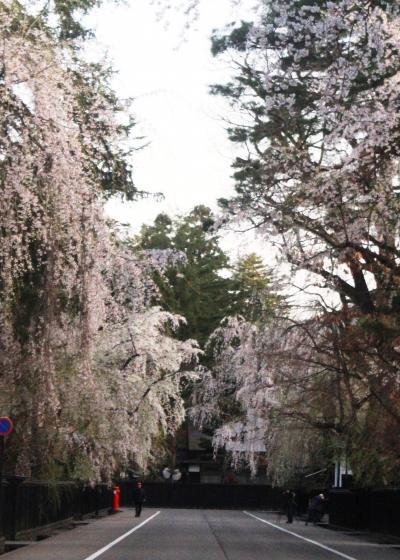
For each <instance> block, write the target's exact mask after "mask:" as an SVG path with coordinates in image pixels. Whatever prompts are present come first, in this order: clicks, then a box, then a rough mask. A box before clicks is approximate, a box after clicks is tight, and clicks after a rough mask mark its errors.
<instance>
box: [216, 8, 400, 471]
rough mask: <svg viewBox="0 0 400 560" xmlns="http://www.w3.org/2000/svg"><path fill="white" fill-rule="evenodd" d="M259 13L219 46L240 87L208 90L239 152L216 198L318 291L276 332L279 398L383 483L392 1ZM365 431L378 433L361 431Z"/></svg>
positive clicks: (390, 299)
mask: <svg viewBox="0 0 400 560" xmlns="http://www.w3.org/2000/svg"><path fill="white" fill-rule="evenodd" d="M260 6H262V7H263V13H262V16H261V18H260V19H259V20H258V21H257V22H256V23H254V24H250V23H242V24H241V25H240V26H238V27H236V28H234V29H232V28H231V29H230V30H228V31H227V32H226V31H225V32H223V33H220V34H216V35H215V36H214V39H213V52H214V54H216V55H218V56H222V55H223V54H224V53H228V54H229V57H230V58H232V57H233V58H234V59H235V61H236V68H237V74H236V76H235V77H234V79H233V80H232V81H231V82H230V83H228V84H225V85H218V86H215V87H214V88H213V92H214V93H216V94H221V95H223V96H225V97H227V98H228V99H229V100H230V101H231V103H232V105H233V106H234V107H236V108H237V114H238V115H240V119H238V120H239V124H235V125H232V126H231V127H230V129H229V135H230V138H231V140H232V141H233V142H235V143H239V144H244V145H245V148H246V155H244V157H238V158H237V159H236V161H235V163H234V169H235V178H236V181H237V187H236V196H235V197H234V198H233V199H232V200H230V201H221V203H222V205H223V206H224V207H225V209H226V212H227V214H228V215H230V216H231V217H233V219H238V220H248V221H249V222H250V223H251V224H252V226H253V227H255V228H258V230H259V232H260V233H262V234H263V235H264V236H265V238H267V239H268V240H273V242H274V243H275V244H276V245H277V246H279V247H280V250H281V252H282V255H283V256H284V258H286V259H287V261H288V262H289V263H290V264H291V266H292V270H293V271H294V272H295V271H298V270H306V271H308V272H310V273H311V275H312V276H311V278H312V281H313V283H314V286H315V287H317V288H318V291H319V295H318V298H319V300H320V303H322V305H320V306H314V316H312V317H311V319H310V318H309V316H308V318H307V320H304V321H301V320H299V319H298V318H297V320H296V321H295V324H296V328H294V327H293V326H292V327H290V324H289V323H288V324H287V325H286V326H283V327H282V329H283V330H282V331H281V333H282V334H281V338H282V344H283V348H282V347H281V349H280V350H279V351H277V356H278V357H280V358H279V359H283V360H286V362H285V361H283V362H280V365H279V367H278V362H279V360H278V361H276V360H275V359H273V360H272V359H271V366H270V368H267V371H268V375H271V374H272V378H273V380H274V386H275V388H276V392H277V394H279V395H280V397H281V398H282V397H284V398H283V400H281V401H280V400H279V399H278V401H277V402H280V403H281V405H282V407H283V410H284V406H285V403H286V406H287V412H288V414H287V417H288V416H289V414H291V415H292V418H295V417H297V420H298V421H303V422H304V425H308V426H312V425H313V426H314V427H316V428H318V427H319V428H320V429H323V430H325V429H326V430H327V433H329V434H330V435H331V436H332V438H333V439H334V440H335V441H336V442H337V443H338V447H342V448H343V447H345V448H347V450H348V452H349V453H350V454H352V455H353V457H356V455H357V457H356V459H355V460H354V463H353V466H355V467H356V469H357V470H358V474H359V477H360V479H363V477H364V481H365V480H366V477H365V472H366V471H367V470H368V469H367V468H366V460H367V458H371V457H375V458H376V465H375V467H376V469H375V472H376V479H375V481H380V482H382V481H384V480H385V479H386V480H388V478H387V477H386V478H385V476H386V475H384V474H383V473H384V472H385V471H386V473H389V472H391V473H392V474H391V475H390V476H392V475H393V469H395V468H396V464H397V459H396V457H397V453H398V452H397V449H396V448H395V447H393V445H392V446H390V445H389V446H387V447H386V448H385V449H384V450H383V448H382V445H381V443H382V441H387V442H388V441H389V440H390V438H388V437H387V435H388V433H390V430H391V429H392V428H391V426H392V425H393V423H394V424H396V425H399V420H400V416H399V403H400V395H399V392H398V390H397V389H396V388H395V387H396V383H397V381H396V380H397V377H398V367H399V353H398V340H399V335H400V330H399V322H398V297H399V292H398V285H399V270H400V269H399V264H400V263H399V252H398V243H399V238H398V228H399V196H398V156H399V134H398V131H399V115H400V112H399V108H400V107H399V96H398V88H397V81H398V77H399V75H400V39H399V35H398V33H397V31H396V29H397V26H398V25H399V21H400V9H399V5H398V3H397V2H386V3H382V2H377V1H375V0H368V1H367V2H364V1H358V0H354V1H353V2H351V3H349V2H347V1H346V0H334V1H332V2H328V3H325V2H314V1H313V2H307V1H306V2H302V1H299V0H284V1H283V2H278V1H277V2H275V1H272V2H264V1H262V2H260ZM321 289H322V290H324V289H325V290H326V292H325V294H324V293H323V292H321ZM334 296H336V297H334ZM309 313H310V310H308V314H309ZM278 330H279V328H278V327H277V331H278ZM285 333H286V336H285ZM294 333H296V337H295V338H297V341H296V342H295V339H294V338H293V336H294ZM289 334H290V336H289ZM270 336H271V334H265V335H263V336H262V337H261V339H260V348H262V347H263V343H262V340H264V341H265V342H267V341H268V338H269V337H270ZM288 337H289V338H288ZM245 339H246V337H245ZM246 340H247V339H246ZM277 342H279V341H277ZM245 347H246V344H243V345H242V344H241V345H240V348H239V351H240V352H242V351H243V349H244V348H245ZM248 347H249V346H248ZM277 347H279V345H278V346H277ZM249 348H250V347H249ZM270 355H271V356H274V353H273V352H272V350H271V354H270ZM285 364H286V365H285ZM284 365H285V368H284V369H283V366H284ZM282 372H286V373H285V375H284V377H283V378H282ZM265 375H267V374H265ZM275 382H276V385H275ZM255 387H256V385H254V387H253V389H254V390H255ZM285 387H286V388H287V390H285ZM289 387H292V388H294V387H297V389H298V390H297V391H294V392H291V391H290V390H289ZM246 394H249V395H250V394H251V391H249V392H248V393H246V391H244V392H243V391H242V392H240V393H238V395H246ZM316 395H319V397H316ZM324 399H329V400H327V401H325V400H324ZM251 402H252V401H251ZM251 402H250V401H248V402H247V403H246V406H247V407H249V406H250V405H251ZM264 402H265V401H264ZM321 402H327V406H326V407H323V408H321V407H320V404H321ZM307 403H308V410H307ZM328 403H329V406H328ZM303 405H304V406H303ZM273 409H274V406H273V400H270V401H269V404H268V406H267V407H264V408H263V407H262V406H260V411H261V419H264V420H265V419H266V418H269V416H268V415H269V411H272V410H273ZM281 410H282V408H281ZM378 410H379V411H380V412H379V413H378V412H377V411H378ZM281 418H282V417H281ZM372 418H373V419H374V420H373V421H372V420H371V419H372ZM378 418H379V420H378ZM372 425H374V432H376V433H377V434H386V435H383V436H382V437H377V438H370V437H368V433H369V431H370V430H371V427H372ZM353 428H354V429H353ZM360 446H361V447H362V451H361V452H360ZM357 450H358V453H357ZM388 457H390V458H389V459H387V458H388ZM385 461H386V463H387V464H386V466H384V463H385Z"/></svg>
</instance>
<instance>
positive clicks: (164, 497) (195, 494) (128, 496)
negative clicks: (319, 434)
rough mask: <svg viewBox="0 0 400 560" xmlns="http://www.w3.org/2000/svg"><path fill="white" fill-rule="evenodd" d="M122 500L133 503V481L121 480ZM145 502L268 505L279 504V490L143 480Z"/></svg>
mask: <svg viewBox="0 0 400 560" xmlns="http://www.w3.org/2000/svg"><path fill="white" fill-rule="evenodd" d="M120 487H121V504H122V505H123V506H132V505H133V492H134V483H133V482H130V481H129V482H122V483H121V484H120ZM144 487H145V490H146V504H147V505H149V506H154V507H169V508H212V509H245V508H248V509H268V510H279V509H280V508H281V507H282V490H280V489H279V488H272V487H271V486H266V485H253V484H248V485H244V484H235V485H233V484H232V485H229V484H188V483H182V482H178V483H176V484H174V483H168V482H165V483H162V482H161V483H160V482H146V483H145V485H144Z"/></svg>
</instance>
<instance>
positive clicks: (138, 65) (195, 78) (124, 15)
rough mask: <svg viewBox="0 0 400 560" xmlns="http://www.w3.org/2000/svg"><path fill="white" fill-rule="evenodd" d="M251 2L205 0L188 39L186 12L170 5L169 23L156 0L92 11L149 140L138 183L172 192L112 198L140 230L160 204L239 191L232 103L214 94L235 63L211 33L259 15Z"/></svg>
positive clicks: (139, 160)
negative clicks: (219, 52)
mask: <svg viewBox="0 0 400 560" xmlns="http://www.w3.org/2000/svg"><path fill="white" fill-rule="evenodd" d="M252 3H253V2H252V1H251V0H245V1H244V2H242V5H241V7H237V8H234V7H233V6H232V3H231V1H230V0H202V3H201V10H200V17H199V19H198V21H197V22H196V24H195V26H194V28H192V29H191V30H190V31H189V32H187V34H186V37H185V40H184V41H182V40H181V34H182V31H183V29H184V23H185V22H184V18H183V17H182V16H181V15H180V14H179V13H178V12H172V11H171V12H170V13H169V17H168V19H169V21H170V25H169V27H168V28H166V22H165V21H161V22H160V21H157V18H156V16H155V8H154V6H151V3H150V1H149V0H127V1H126V2H125V5H124V4H122V5H121V4H120V5H114V4H112V3H111V4H109V3H105V4H104V5H103V6H102V7H101V8H98V9H97V10H96V11H94V12H93V13H92V15H91V16H90V19H89V25H90V26H91V27H92V28H94V29H95V32H96V37H97V43H98V45H100V46H101V48H103V49H106V50H107V53H108V56H109V58H110V59H111V61H112V64H113V67H114V68H115V69H116V70H117V71H118V75H117V76H116V78H115V83H114V86H115V88H116V90H117V92H118V94H119V95H120V96H122V97H133V98H134V103H133V112H134V114H135V117H136V120H137V122H138V124H139V126H138V127H137V130H136V133H137V134H138V135H143V136H145V137H146V141H148V142H150V145H149V146H147V147H146V148H145V149H144V150H142V151H141V152H138V153H137V154H136V155H135V158H134V162H133V163H134V169H135V175H134V176H135V182H136V185H137V187H138V188H139V189H141V190H148V191H152V192H157V191H161V192H163V194H164V196H165V200H164V201H163V202H156V201H155V200H153V199H151V198H150V199H147V200H144V201H140V202H135V203H131V204H126V203H124V204H121V203H119V202H112V203H110V204H109V206H108V211H109V213H110V214H111V215H112V216H113V217H114V218H116V219H118V220H119V221H121V222H124V223H129V224H130V226H131V228H132V230H133V231H134V232H136V231H138V229H139V227H140V225H141V224H142V223H143V222H146V223H151V222H152V221H153V219H154V218H155V216H156V215H157V214H158V213H159V212H161V211H166V212H168V213H170V214H175V213H184V212H186V211H188V210H190V209H191V208H192V207H193V206H194V205H196V204H206V205H208V206H211V207H212V208H214V209H216V200H217V198H218V197H221V196H229V195H230V194H232V193H233V181H232V179H231V174H232V170H231V167H230V166H231V163H232V161H233V158H234V152H233V147H232V146H231V144H230V142H229V140H228V139H227V136H226V132H225V126H226V125H225V123H224V122H223V117H224V116H226V115H227V114H228V112H229V109H228V106H227V104H226V102H224V101H223V100H222V99H218V98H215V97H212V96H210V95H209V94H208V87H209V85H210V84H212V83H224V82H225V81H226V80H227V79H228V78H229V76H230V74H231V69H230V68H229V67H228V66H226V65H225V66H224V65H223V63H222V62H219V61H217V60H215V59H213V57H212V56H211V53H210V36H211V33H212V30H213V29H215V28H221V27H223V26H224V25H225V24H227V23H230V22H232V21H234V20H237V19H239V20H240V18H242V19H252V17H254V13H253V12H252V10H251V4H252ZM247 243H248V241H246V239H245V236H239V237H235V239H234V240H233V239H226V241H225V244H227V246H230V247H231V248H232V247H233V246H235V247H237V246H238V245H239V246H241V245H244V247H242V249H239V253H242V252H244V251H246V250H249V248H248V247H247V248H246V247H245V246H246V244H247Z"/></svg>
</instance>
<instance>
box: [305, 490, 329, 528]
mask: <svg viewBox="0 0 400 560" xmlns="http://www.w3.org/2000/svg"><path fill="white" fill-rule="evenodd" d="M324 509H325V496H324V494H318V496H314V497H313V498H311V500H310V502H309V505H308V514H307V521H306V525H308V524H309V523H313V524H314V525H315V524H316V523H320V521H321V519H322V517H323V515H324Z"/></svg>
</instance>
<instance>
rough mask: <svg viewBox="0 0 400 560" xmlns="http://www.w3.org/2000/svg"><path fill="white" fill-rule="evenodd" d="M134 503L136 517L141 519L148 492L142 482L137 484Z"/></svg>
mask: <svg viewBox="0 0 400 560" xmlns="http://www.w3.org/2000/svg"><path fill="white" fill-rule="evenodd" d="M133 501H134V502H135V511H136V515H135V517H140V514H141V513H142V507H143V504H144V502H145V501H146V492H145V490H144V488H143V485H142V483H141V482H138V483H137V484H136V488H135V491H134V494H133Z"/></svg>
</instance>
